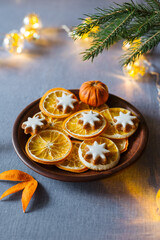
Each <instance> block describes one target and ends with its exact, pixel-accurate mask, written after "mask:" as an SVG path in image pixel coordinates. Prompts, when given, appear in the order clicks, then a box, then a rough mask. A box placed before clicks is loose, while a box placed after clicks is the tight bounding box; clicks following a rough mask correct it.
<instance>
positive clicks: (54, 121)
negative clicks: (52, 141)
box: [33, 112, 66, 133]
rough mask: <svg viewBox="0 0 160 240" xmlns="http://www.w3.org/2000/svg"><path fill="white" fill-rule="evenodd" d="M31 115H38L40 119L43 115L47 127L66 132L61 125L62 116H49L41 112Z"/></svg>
mask: <svg viewBox="0 0 160 240" xmlns="http://www.w3.org/2000/svg"><path fill="white" fill-rule="evenodd" d="M33 117H38V118H40V119H43V118H44V117H45V118H46V120H47V122H48V129H55V130H59V131H61V132H63V133H66V132H65V131H64V129H63V127H62V125H63V122H64V119H63V118H51V117H49V116H45V115H44V114H43V113H42V112H38V113H36V114H35V115H34V116H33Z"/></svg>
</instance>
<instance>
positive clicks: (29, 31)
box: [20, 26, 40, 41]
mask: <svg viewBox="0 0 160 240" xmlns="http://www.w3.org/2000/svg"><path fill="white" fill-rule="evenodd" d="M20 32H21V33H22V35H23V36H24V38H25V39H26V40H28V41H32V40H37V39H39V38H40V34H39V30H38V29H34V28H30V27H29V26H23V27H21V29H20Z"/></svg>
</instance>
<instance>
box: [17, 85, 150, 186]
mask: <svg viewBox="0 0 160 240" xmlns="http://www.w3.org/2000/svg"><path fill="white" fill-rule="evenodd" d="M78 90H79V89H72V90H70V91H78ZM109 95H110V96H111V97H116V98H119V99H120V100H121V101H123V102H124V103H125V104H127V106H128V107H129V108H131V109H132V110H133V111H134V112H135V113H136V115H137V116H139V117H140V118H141V120H143V124H142V128H143V141H142V144H141V145H140V147H139V149H138V151H137V152H136V155H134V156H133V157H132V158H131V159H130V161H126V162H123V163H121V165H117V166H115V167H114V168H112V169H109V170H107V173H106V171H101V172H97V174H95V175H90V176H88V175H84V176H81V175H79V174H75V176H73V173H69V172H67V176H66V175H63V172H62V174H60V173H61V172H60V173H55V172H54V173H52V172H50V171H49V170H48V169H45V171H44V168H43V167H42V166H40V165H39V164H37V163H36V165H35V162H33V161H32V160H30V159H29V158H28V157H27V156H26V154H25V153H24V152H23V150H22V149H21V146H20V144H19V141H18V129H19V124H20V122H21V119H22V117H23V116H24V115H25V113H27V112H28V111H29V109H31V108H32V107H33V106H34V105H36V104H37V103H38V102H39V101H40V98H39V99H37V100H35V101H33V102H31V103H30V104H29V105H27V106H26V107H25V108H24V109H23V110H22V111H21V112H20V113H19V114H18V116H17V118H16V120H15V122H14V125H13V130H12V144H13V147H14V150H15V152H16V153H17V155H18V157H19V158H20V160H21V161H22V162H23V163H24V164H25V165H26V166H27V167H29V168H30V169H32V170H33V171H35V172H37V173H38V174H40V175H43V176H45V177H48V178H51V179H55V180H60V181H67V182H84V181H85V182H86V181H92V180H98V179H102V178H106V177H109V176H111V175H112V174H115V173H117V172H119V171H121V170H123V169H124V168H126V167H128V166H129V165H131V164H132V163H133V162H135V161H136V160H138V159H139V158H140V156H141V155H142V154H143V152H144V150H145V147H146V145H147V142H148V136H149V130H148V126H147V124H146V121H145V119H144V117H143V115H142V114H141V113H140V112H139V111H138V110H137V109H136V108H135V107H134V106H133V105H132V104H130V103H129V102H127V101H126V100H124V99H123V98H120V97H118V96H116V95H114V94H111V93H110V94H109ZM61 171H63V170H61ZM69 174H71V176H69ZM67 177H68V179H67Z"/></svg>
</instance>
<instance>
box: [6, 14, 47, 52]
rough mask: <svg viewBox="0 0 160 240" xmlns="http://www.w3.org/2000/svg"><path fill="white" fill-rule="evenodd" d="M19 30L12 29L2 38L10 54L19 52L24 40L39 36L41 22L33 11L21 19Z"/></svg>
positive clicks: (34, 38)
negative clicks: (21, 23) (21, 24)
mask: <svg viewBox="0 0 160 240" xmlns="http://www.w3.org/2000/svg"><path fill="white" fill-rule="evenodd" d="M23 24H24V25H23V26H22V27H21V29H20V31H19V32H18V31H17V30H12V31H11V32H9V33H7V34H6V35H5V38H4V40H3V46H4V49H5V50H7V51H8V52H9V53H12V54H20V53H21V52H22V51H23V48H24V41H25V40H27V41H33V40H36V39H39V38H40V30H41V28H42V22H41V20H40V18H39V16H38V15H37V14H35V13H30V14H28V15H27V16H25V18H24V19H23Z"/></svg>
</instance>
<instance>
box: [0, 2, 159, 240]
mask: <svg viewBox="0 0 160 240" xmlns="http://www.w3.org/2000/svg"><path fill="white" fill-rule="evenodd" d="M119 2H120V1H119ZM110 3H112V1H105V0H100V1H96V0H88V1H86V0H76V1H73V0H67V1H65V0H59V1H58V0H53V1H51V0H46V1H43V0H39V1H38V0H34V1H31V0H24V1H22V0H14V1H11V0H10V1H9V0H1V2H0V27H1V30H0V32H2V33H5V32H9V31H10V30H12V29H18V28H20V27H21V22H22V19H23V17H24V16H25V15H26V13H29V12H33V11H35V12H37V13H38V14H39V15H40V16H41V19H42V21H43V25H44V26H45V27H50V30H48V32H49V33H50V38H51V37H53V39H50V42H49V43H48V44H47V45H46V47H43V46H42V47H40V46H39V47H38V46H33V45H32V44H27V46H26V50H25V51H24V53H23V54H22V55H20V56H10V55H9V54H7V53H5V52H2V53H1V55H0V113H1V117H0V172H3V171H5V170H9V169H20V170H22V171H25V172H27V173H29V174H31V175H32V176H33V177H34V178H36V179H37V181H38V182H39V186H38V189H37V191H36V193H35V195H34V197H33V199H32V200H31V203H30V205H29V207H28V210H27V213H26V214H23V211H22V206H21V193H17V194H14V195H13V196H11V197H8V198H6V199H5V200H3V201H1V202H0V239H2V240H9V239H10V240H19V239H22V240H33V239H39V240H44V239H46V240H52V239H54V240H59V239H63V240H69V239H70V240H74V239H77V240H81V239H85V240H91V239H93V240H97V239H98V240H106V239H110V240H112V239H113V240H124V239H127V240H135V239H139V240H144V239H146V240H152V239H154V240H158V239H160V228H159V220H160V219H159V217H158V215H157V212H156V208H157V207H156V202H155V196H156V192H157V190H158V188H159V187H160V161H159V160H160V159H159V153H160V152H159V134H160V128H159V116H160V109H159V106H158V102H157V99H156V98H157V90H156V86H155V79H154V78H151V77H149V78H145V79H144V80H143V81H139V82H136V81H129V80H128V79H127V78H125V77H124V74H123V72H122V69H121V68H120V64H119V62H118V58H119V56H120V54H121V53H122V50H121V44H117V45H115V46H114V47H112V48H111V49H110V50H109V51H108V52H107V51H106V52H104V53H103V54H102V55H100V56H99V57H98V58H97V59H95V61H94V63H91V62H89V61H88V62H83V61H81V57H80V56H79V52H80V51H81V50H83V47H82V46H81V45H79V44H75V43H74V42H73V41H72V40H71V39H70V38H68V37H67V36H66V34H65V33H61V34H52V27H57V26H60V25H62V24H66V25H68V26H73V25H76V24H77V23H78V20H77V18H78V17H82V14H83V13H89V12H93V11H94V10H93V9H94V7H97V6H99V7H104V6H107V5H109V4H110ZM149 59H150V60H152V62H154V63H155V64H156V65H157V67H158V64H159V53H158V50H156V52H154V53H152V54H150V55H149ZM159 67H160V65H159ZM92 79H93V80H94V79H98V80H101V81H103V82H105V83H106V84H107V85H108V87H109V91H110V92H111V93H113V94H115V95H118V96H120V97H122V98H124V99H126V100H127V101H129V102H131V103H132V104H133V105H135V107H137V108H138V109H139V110H140V111H141V113H142V114H143V115H144V117H145V119H146V121H147V123H148V126H149V130H150V138H149V143H148V146H147V149H146V151H145V153H144V155H143V156H142V157H141V158H140V159H139V160H138V161H137V162H136V163H135V164H133V165H132V166H130V167H129V168H127V169H125V170H123V171H122V172H120V173H118V174H117V175H114V176H112V177H109V178H107V179H104V180H100V181H94V182H86V183H67V182H60V181H56V180H52V179H48V178H45V177H43V176H41V175H39V174H37V173H35V172H33V171H32V170H31V169H29V168H27V167H26V166H25V165H24V164H23V163H22V162H21V161H20V159H19V158H18V156H17V155H16V153H15V151H14V149H13V146H12V142H11V133H12V127H13V124H14V121H15V119H16V117H17V115H18V114H19V113H20V111H21V110H22V109H23V108H24V107H25V106H26V105H28V104H29V103H30V102H32V101H33V100H35V99H37V98H39V97H41V96H42V95H43V94H44V93H45V92H46V91H47V90H48V89H50V88H54V87H57V86H58V87H64V88H68V89H71V88H79V87H80V85H81V84H82V82H84V81H87V80H92ZM12 185H13V183H11V182H0V194H2V193H3V192H4V191H5V190H6V189H7V188H9V187H11V186H12Z"/></svg>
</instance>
